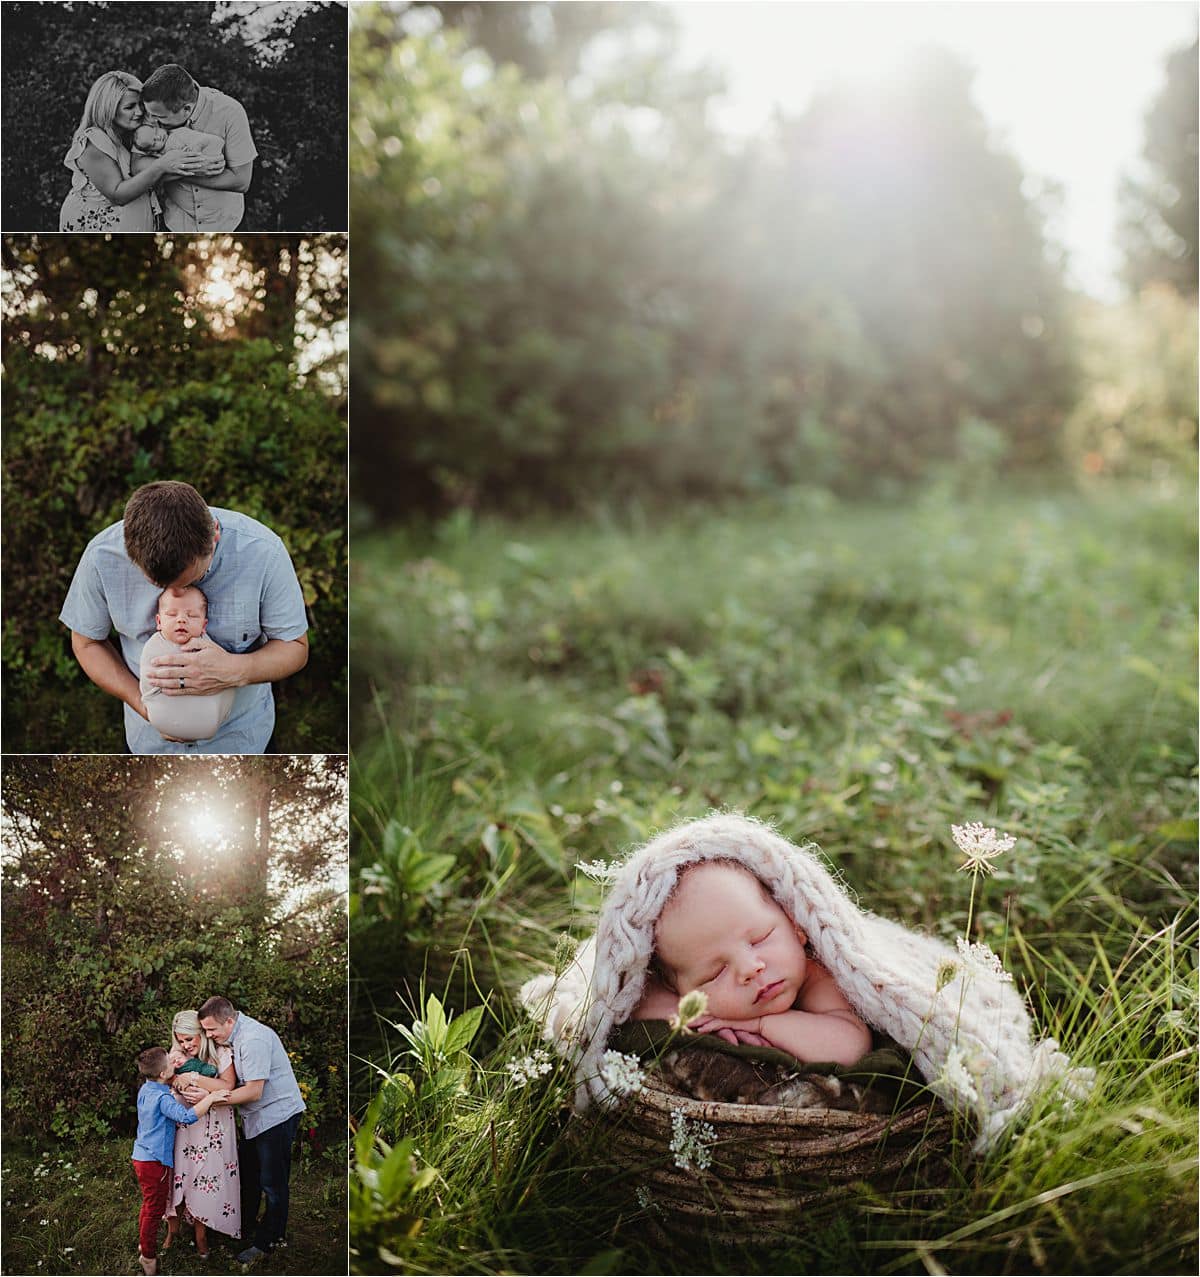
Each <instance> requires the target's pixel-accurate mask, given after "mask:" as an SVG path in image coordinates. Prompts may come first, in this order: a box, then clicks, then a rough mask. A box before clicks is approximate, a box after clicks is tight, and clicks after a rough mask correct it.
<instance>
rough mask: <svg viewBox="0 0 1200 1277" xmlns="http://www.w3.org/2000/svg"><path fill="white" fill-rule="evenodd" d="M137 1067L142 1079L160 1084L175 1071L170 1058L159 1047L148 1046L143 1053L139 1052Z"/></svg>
mask: <svg viewBox="0 0 1200 1277" xmlns="http://www.w3.org/2000/svg"><path fill="white" fill-rule="evenodd" d="M137 1066H138V1072H139V1073H140V1074H141V1075H142V1077H144V1078H149V1079H150V1080H151V1081H152V1082H162V1081H164V1080H165V1079H166V1078H168V1077H171V1076H172V1074H173V1073H174V1071H175V1070H174V1069H173V1067H172V1065H171V1061H170V1058H169V1057H168V1055H167V1053H166V1051H164V1050H163V1049H162V1047H161V1046H148V1047H147V1048H146V1049H145V1050H144V1051H141V1052H139V1053H138V1058H137Z"/></svg>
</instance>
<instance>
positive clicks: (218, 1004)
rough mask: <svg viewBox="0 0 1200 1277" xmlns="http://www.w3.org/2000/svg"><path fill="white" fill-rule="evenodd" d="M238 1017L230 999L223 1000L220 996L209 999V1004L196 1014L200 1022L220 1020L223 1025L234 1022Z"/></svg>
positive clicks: (206, 1003)
mask: <svg viewBox="0 0 1200 1277" xmlns="http://www.w3.org/2000/svg"><path fill="white" fill-rule="evenodd" d="M235 1015H237V1012H236V1011H235V1010H234V1007H233V1003H232V1002H230V1000H229V999H228V998H222V997H221V996H220V995H218V996H217V997H215V998H209V999H208V1001H207V1002H205V1004H204V1005H203V1006H202V1007H201V1008H200V1010H199V1011H197V1012H196V1018H197V1019H198V1020H220V1021H221V1023H222V1024H223V1023H224V1022H225V1021H226V1020H232V1019H233V1017H234V1016H235Z"/></svg>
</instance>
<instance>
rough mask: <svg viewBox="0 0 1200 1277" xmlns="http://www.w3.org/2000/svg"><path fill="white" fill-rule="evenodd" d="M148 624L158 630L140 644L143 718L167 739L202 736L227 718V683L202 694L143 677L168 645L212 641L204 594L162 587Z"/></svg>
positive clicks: (232, 693)
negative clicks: (174, 692) (182, 692)
mask: <svg viewBox="0 0 1200 1277" xmlns="http://www.w3.org/2000/svg"><path fill="white" fill-rule="evenodd" d="M154 623H155V625H156V626H157V627H158V632H157V633H156V634H151V635H150V637H149V638H148V639H147V640H146V646H145V647H143V648H142V659H141V666H140V671H141V677H140V678H139V680H138V683H139V686H140V687H141V692H142V703H143V704H144V705H145V707H146V717H147V718H148V719H149V720H150V725H151V726H152V727H155V728H157V729H158V730H159V731H160V732H161V733H162V734H163V735H164V736H165V737H167V739H168V740H208V739H209V737H210V736H215V735H216V734H217V728H218V727H220V726H221V724H222V723H223V722H224V721H225V720H226V719H227V718H228V717H229V715H230V712H231V711H232V709H233V702H234V698H235V697H236V696H237V692H236V691H235V690H234V689H233V688H231V687H227V688H225V689H224V690H223V691H220V692H209V693H208V694H207V695H204V696H168V695H167V694H166V693H165V692H164V691H163V690H162V688H160V687H155V686H154V684H153V683H151V682H150V680H149V675H150V674H151V673H152V672H153V668H152V663H153V661H154V658H155V657H156V656H168V655H170V653H171V651H172V648H173V647H174V648H181V647H189V646H194V645H195V644H196V643H198V642H205V643H211V642H212V639H210V638H207V637H206V636H205V633H204V631H205V630H206V629H207V628H208V599H207V598H206V597H205V595H204V592H203V590H200V589H198V588H197V587H196V586H194V585H189V586H188V587H187V589H185V590H176V589H173V588H171V587H168V588H167V589H165V590H164V591H163V592H162V593H161V594H160V595H159V596H158V614H157V615H156V616H155V618H154Z"/></svg>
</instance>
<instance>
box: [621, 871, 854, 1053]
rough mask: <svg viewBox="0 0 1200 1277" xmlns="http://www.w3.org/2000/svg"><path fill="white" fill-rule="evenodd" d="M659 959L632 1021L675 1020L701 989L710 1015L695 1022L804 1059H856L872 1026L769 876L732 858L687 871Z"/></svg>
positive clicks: (667, 915) (663, 923)
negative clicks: (682, 1003)
mask: <svg viewBox="0 0 1200 1277" xmlns="http://www.w3.org/2000/svg"><path fill="white" fill-rule="evenodd" d="M654 940H655V945H654V957H653V959H652V960H651V964H650V970H649V974H648V976H647V980H646V991H645V993H644V994H643V995H642V1000H641V1002H640V1003H639V1004H638V1006H637V1009H636V1010H635V1011H634V1013H633V1015H632V1017H631V1018H632V1019H635V1020H668V1019H670V1018H671V1017H672V1016H674V1015H675V1013H676V1008H677V1007H678V1004H679V999H680V998H681V997H683V995H684V994H687V993H690V992H692V990H694V989H699V990H700V991H701V992H702V993H703V994H704V995H705V997H706V998H707V999H708V1006H707V1010H706V1012H705V1014H704V1015H703V1016H701V1017H700V1018H699V1019H698V1020H693V1021H692V1022H691V1025H690V1027H691V1028H692V1029H693V1030H694V1031H696V1032H698V1033H715V1034H717V1035H718V1036H719V1037H721V1038H724V1039H725V1041H727V1042H732V1043H738V1042H741V1043H747V1044H750V1045H755V1046H773V1047H776V1048H777V1049H778V1050H781V1051H786V1052H788V1054H790V1055H794V1056H795V1057H796V1059H797V1060H800V1061H802V1062H803V1063H806V1064H815V1063H818V1062H820V1063H833V1064H854V1063H855V1062H856V1061H858V1060H860V1059H861V1058H862V1057H863V1056H864V1055H865V1054H866V1053H867V1052H868V1051H870V1049H871V1031H870V1029H868V1028H867V1026H866V1025H865V1024H864V1023H863V1022H862V1020H860V1019H859V1017H858V1016H857V1015H855V1014H854V1012H853V1011H852V1010H851V1009H850V1004H849V1002H847V1001H846V998H845V997H844V996H843V994H842V992H841V990H840V989H839V988H838V987H837V985H836V984H835V983H834V981H833V977H832V976H831V975H830V974H829V972H828V971H826V970H825V968H824V967H823V966H821V964H820V963H819V962H817V961H816V959H815V958H811V957H809V956H808V954H807V953H806V951H805V945H806V943H807V938H806V936H805V935H804V933H803V932H802V931H801V930H800V929H799V928H798V927H797V926H796V925H795V924H794V923H793V922H792V920H791V919H790V918H789V917H788V916H787V914H786V913H785V912H784V911H783V910H782V909H781V908H780V907H779V905H778V904H777V903H776V902H775V900H774V899H773V898H772V896H771V895H770V893H769V892H768V891H767V889H766V888H765V887H764V886H763V884H762V882H761V881H760V880H759V879H758V878H757V877H756V876H755V875H754V874H752V873H751V872H750V871H749V870H748V869H746V868H744V867H743V866H741V865H739V864H737V863H734V862H733V861H721V860H709V861H705V862H703V863H700V864H694V865H691V866H689V867H687V868H686V869H684V870H683V871H682V872H681V873H680V875H679V880H678V882H677V884H676V886H675V890H674V891H673V893H672V894H671V896H670V898H669V899H668V901H667V903H666V905H665V906H664V907H663V910H662V912H661V913H660V914H659V917H658V923H657V925H656V927H655V931H654Z"/></svg>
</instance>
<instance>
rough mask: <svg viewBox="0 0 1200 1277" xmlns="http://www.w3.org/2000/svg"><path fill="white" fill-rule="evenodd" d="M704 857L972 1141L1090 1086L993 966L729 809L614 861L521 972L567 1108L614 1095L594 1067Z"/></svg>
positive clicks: (984, 1145)
mask: <svg viewBox="0 0 1200 1277" xmlns="http://www.w3.org/2000/svg"><path fill="white" fill-rule="evenodd" d="M706 860H730V861H735V862H738V863H740V864H742V865H744V866H745V867H746V868H747V869H749V870H750V871H751V872H752V873H754V874H756V875H757V876H758V878H759V879H760V880H761V881H762V882H763V884H764V885H765V886H766V888H767V889H768V890H769V891H770V893H771V895H772V896H773V897H774V898H775V900H776V901H777V903H778V904H779V905H780V907H781V908H782V909H783V910H784V912H785V913H787V914H788V916H789V917H790V918H791V919H792V921H793V922H794V923H795V925H796V926H798V927H799V928H800V929H801V930H803V931H804V932H805V934H806V935H807V937H808V940H809V943H810V945H811V946H812V949H813V951H814V952H815V954H816V957H817V959H818V960H819V961H820V962H821V963H822V964H823V965H824V966H825V968H826V969H827V970H828V971H829V972H830V974H831V975H832V976H833V978H834V980H835V981H836V983H837V986H838V988H839V989H841V991H842V993H843V994H844V995H845V997H846V999H847V1000H848V1001H849V1003H850V1004H851V1006H852V1007H853V1008H854V1010H855V1012H856V1013H857V1014H858V1015H859V1016H861V1017H862V1019H863V1020H864V1021H865V1022H866V1023H867V1024H868V1025H869V1026H870V1027H871V1028H872V1029H875V1030H877V1031H878V1032H880V1033H883V1034H886V1035H887V1036H888V1037H890V1038H892V1039H893V1040H894V1041H895V1042H896V1043H898V1044H899V1046H900V1047H902V1048H903V1049H904V1050H905V1051H907V1052H909V1054H910V1055H911V1056H912V1058H913V1060H914V1062H915V1064H916V1066H917V1069H918V1070H919V1071H920V1073H921V1076H922V1077H923V1078H924V1079H925V1082H926V1083H927V1085H928V1086H929V1087H930V1089H931V1090H932V1091H933V1093H934V1094H935V1095H937V1096H938V1097H939V1098H940V1099H941V1100H942V1101H943V1102H944V1103H945V1104H947V1105H948V1106H949V1107H950V1108H952V1109H955V1110H957V1111H961V1112H966V1113H969V1114H971V1115H972V1116H973V1117H974V1119H975V1121H976V1124H977V1130H978V1137H977V1139H976V1142H975V1150H976V1151H977V1152H986V1151H987V1150H989V1149H990V1148H992V1147H993V1146H994V1145H995V1144H996V1143H997V1141H998V1140H999V1139H1000V1138H1001V1136H1002V1135H1003V1134H1004V1133H1005V1132H1006V1131H1007V1130H1008V1129H1009V1128H1010V1127H1011V1125H1012V1124H1013V1123H1014V1122H1015V1121H1016V1120H1017V1119H1018V1118H1020V1117H1021V1116H1022V1115H1023V1114H1024V1113H1025V1112H1027V1111H1028V1108H1029V1106H1030V1103H1031V1102H1032V1100H1033V1098H1034V1096H1036V1095H1037V1094H1038V1093H1039V1092H1040V1091H1042V1090H1044V1089H1046V1088H1048V1087H1051V1086H1057V1087H1060V1088H1061V1089H1062V1092H1063V1094H1064V1096H1065V1098H1066V1100H1067V1102H1070V1100H1071V1099H1077V1098H1080V1097H1082V1096H1083V1095H1085V1094H1086V1093H1087V1090H1088V1089H1089V1088H1090V1086H1091V1084H1092V1081H1093V1071H1092V1070H1091V1069H1081V1068H1072V1067H1071V1065H1070V1061H1069V1059H1068V1057H1067V1056H1066V1055H1065V1054H1064V1053H1063V1052H1062V1051H1060V1050H1059V1048H1058V1043H1057V1042H1055V1040H1054V1039H1053V1038H1046V1039H1043V1040H1041V1041H1035V1040H1034V1035H1033V1025H1032V1021H1031V1020H1030V1017H1029V1013H1028V1011H1027V1010H1026V1007H1025V1003H1024V1001H1023V999H1022V998H1021V996H1020V995H1019V994H1018V993H1017V992H1016V990H1015V989H1014V988H1013V985H1012V983H1011V982H1010V978H1009V977H1008V976H1007V974H1006V973H1004V972H1003V971H1002V970H1001V969H999V967H998V964H995V965H993V964H991V963H989V962H986V961H984V962H980V961H973V960H972V955H971V953H970V952H969V951H968V952H967V953H965V954H962V953H959V952H956V951H955V950H954V949H952V948H950V946H949V945H947V944H945V943H944V942H943V941H941V940H938V939H936V938H934V937H933V936H929V935H926V934H923V933H921V932H917V931H913V930H910V929H909V928H906V927H903V926H901V925H900V924H898V923H896V922H892V921H890V920H888V919H886V918H881V917H878V916H877V915H875V914H872V913H869V912H867V911H866V910H864V909H862V908H860V907H859V905H858V904H857V903H856V902H855V901H854V900H853V899H852V898H851V896H850V894H849V892H848V890H847V888H846V887H845V885H844V884H843V883H842V882H841V881H839V879H838V877H837V876H836V874H835V873H834V871H833V870H832V869H831V867H830V866H829V865H827V864H826V863H825V861H824V860H823V859H822V857H821V855H820V853H819V852H818V850H817V848H816V847H815V846H813V845H811V844H810V845H807V846H803V847H800V846H797V845H796V844H794V843H792V842H789V841H788V840H787V839H786V838H784V837H782V836H781V835H780V834H778V833H777V832H776V831H775V830H774V829H772V828H771V827H770V826H768V825H766V824H764V823H762V822H760V821H758V820H754V819H752V818H750V817H747V816H742V815H739V814H736V813H721V814H717V815H711V816H708V817H706V818H705V819H703V820H695V821H689V822H687V823H685V824H681V825H678V826H676V827H675V828H674V829H670V830H668V831H666V832H665V833H662V834H659V835H658V836H657V837H656V838H653V839H652V840H651V841H650V842H648V843H646V844H645V846H643V847H640V848H638V849H637V850H636V851H634V852H633V854H632V855H631V856H629V858H628V859H627V860H626V861H625V862H624V863H623V864H622V865H620V866H618V867H614V871H613V873H612V876H611V881H610V886H609V889H608V893H607V896H606V898H605V901H604V904H603V906H602V908H601V911H600V919H599V923H598V925H597V927H596V931H595V934H594V935H593V936H592V937H591V938H589V939H588V940H586V941H585V942H584V943H583V944H581V945H580V946H579V948H578V950H577V951H576V953H575V955H574V957H573V959H572V960H571V961H570V963H569V964H568V966H567V967H566V969H565V970H564V971H562V972H561V973H560V974H559V975H558V976H555V975H554V974H547V975H541V976H536V977H534V978H533V979H531V980H529V981H527V982H526V983H525V985H524V986H523V987H522V989H521V1001H522V1004H523V1005H524V1006H525V1008H526V1009H527V1010H528V1011H529V1013H530V1014H531V1015H532V1016H534V1017H535V1018H536V1019H538V1020H539V1021H540V1022H541V1023H542V1026H543V1036H544V1037H545V1039H546V1040H547V1041H548V1042H550V1043H551V1044H552V1045H553V1046H554V1047H555V1049H556V1050H557V1051H558V1052H559V1053H560V1054H561V1055H563V1056H564V1057H565V1058H567V1059H569V1060H571V1061H572V1062H573V1064H574V1070H575V1078H576V1101H575V1102H576V1108H577V1109H579V1110H580V1111H582V1110H583V1109H585V1108H587V1106H588V1105H589V1104H591V1103H597V1104H601V1105H607V1104H611V1103H613V1102H614V1100H615V1098H616V1097H615V1096H614V1095H613V1094H612V1093H611V1091H610V1089H609V1087H608V1085H607V1084H606V1082H605V1079H604V1077H603V1075H602V1071H601V1067H600V1066H601V1063H602V1059H603V1056H604V1053H605V1051H606V1050H608V1049H609V1037H610V1035H611V1034H612V1031H613V1029H614V1027H616V1026H617V1025H620V1024H624V1023H625V1022H626V1021H627V1020H628V1019H629V1017H630V1016H631V1015H632V1013H633V1011H634V1010H635V1008H636V1007H637V1005H638V1003H639V1002H640V1001H641V998H642V992H643V989H644V987H645V983H646V978H647V967H648V964H649V961H650V958H651V956H652V954H653V952H654V929H655V924H656V922H657V920H658V916H659V914H660V913H661V912H662V910H663V907H664V906H665V904H666V903H667V900H668V898H669V897H670V895H671V893H672V890H673V889H674V886H675V882H676V879H677V878H678V876H679V872H680V870H681V869H683V868H685V867H686V866H688V865H691V864H695V863H699V862H701V861H706Z"/></svg>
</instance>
